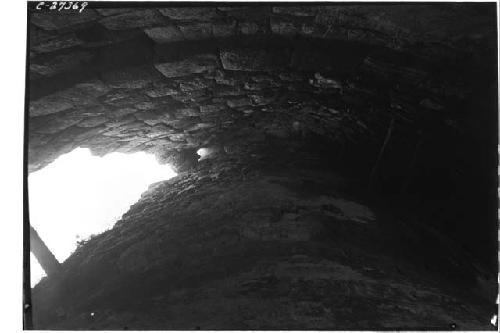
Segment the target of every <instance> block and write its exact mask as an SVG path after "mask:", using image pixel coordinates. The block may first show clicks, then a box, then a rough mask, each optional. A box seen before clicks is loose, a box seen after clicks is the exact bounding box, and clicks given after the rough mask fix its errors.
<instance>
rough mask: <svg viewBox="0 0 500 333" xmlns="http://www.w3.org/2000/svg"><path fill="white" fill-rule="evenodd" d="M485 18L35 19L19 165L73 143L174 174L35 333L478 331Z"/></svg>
mask: <svg viewBox="0 0 500 333" xmlns="http://www.w3.org/2000/svg"><path fill="white" fill-rule="evenodd" d="M494 14H495V10H494V4H481V5H472V4H464V3H456V4H447V5H440V4H438V5H413V4H412V5H373V6H372V5H347V4H346V5H329V6H285V5H283V6H263V5H259V6H244V7H242V6H237V5H234V6H233V5H230V6H229V5H228V6H224V7H221V6H213V7H189V8H187V7H173V6H164V7H163V8H159V7H158V8H152V7H147V6H146V7H144V8H91V6H89V7H88V9H86V10H85V11H84V12H82V14H81V15H78V14H75V15H73V14H70V13H68V12H65V13H50V12H36V11H34V10H33V11H32V12H30V43H29V65H30V72H29V76H30V78H29V100H30V102H29V122H28V125H29V127H28V132H29V142H28V144H29V154H28V156H29V169H30V171H31V172H33V171H36V170H39V169H41V168H43V167H44V166H46V165H47V164H49V163H50V162H52V161H53V160H54V159H55V158H57V157H58V156H60V155H61V154H64V153H67V152H69V151H71V150H73V149H74V148H76V147H88V148H90V149H91V151H92V152H93V153H94V154H96V155H101V156H102V155H105V154H108V153H111V152H115V151H118V152H125V153H131V152H136V151H145V152H149V153H154V154H155V155H156V157H157V158H158V160H159V161H161V162H162V163H169V164H171V165H172V166H173V167H175V168H176V170H177V171H178V172H179V173H180V175H179V176H178V177H176V178H174V179H172V180H169V181H166V182H160V183H157V184H154V185H152V186H151V187H150V189H149V190H148V191H146V192H145V193H144V194H143V196H142V197H141V199H140V200H139V201H138V202H137V203H136V204H134V205H133V206H132V207H131V208H130V210H129V211H128V212H127V213H125V214H124V215H123V217H122V219H121V220H120V221H119V222H118V223H117V224H116V225H115V227H114V228H112V229H111V230H108V231H106V232H105V233H103V234H101V235H97V236H95V237H93V238H92V239H90V240H88V241H87V242H86V243H85V244H82V245H81V247H79V248H78V249H77V251H76V252H75V253H74V254H73V255H72V256H71V257H70V258H68V260H67V261H66V262H65V263H63V264H62V268H61V272H60V273H59V274H58V275H57V276H54V277H51V278H50V279H44V280H42V282H40V284H39V285H37V286H36V288H34V290H33V302H34V303H33V311H34V322H35V328H41V329H43V328H50V329H125V328H128V329H161V330H163V329H241V330H245V329H336V330H339V329H378V328H380V329H384V328H385V329H403V328H410V329H422V328H424V329H431V330H440V329H456V328H458V329H491V328H492V326H491V324H490V319H491V316H492V314H493V313H494V312H495V311H496V310H495V309H494V299H493V298H494V296H495V295H496V294H497V290H496V284H495V281H494V280H495V277H494V274H493V275H492V273H491V272H493V271H496V268H497V264H498V263H497V258H496V256H494V255H493V254H496V253H495V251H497V247H496V229H497V228H496V218H497V212H496V206H497V191H496V186H492V182H491V179H492V178H494V179H496V178H495V177H496V176H497V174H496V172H497V170H496V158H497V156H496V154H495V152H496V144H497V140H496V136H495V135H492V133H496V130H497V123H498V121H497V116H496V115H497V112H496V111H497V106H498V100H497V92H498V85H497V77H496V69H497V68H496V63H497V61H496V60H497V59H496V56H497V50H496V44H495V43H496V16H495V15H494ZM386 141H387V144H384V142H386ZM382 147H384V148H382ZM200 148H203V149H205V151H206V152H208V153H209V154H208V155H207V156H206V157H204V158H203V159H202V160H201V161H198V156H197V155H196V151H197V150H198V149H200ZM382 150H383V153H380V152H381V151H382ZM377 161H380V163H378V162H377ZM375 165H378V168H377V170H376V171H377V172H375V173H374V172H373V170H374V166H375ZM372 173H373V174H374V175H375V177H372V176H371V175H372ZM493 185H494V184H493ZM491 221H495V223H492V222H491ZM492 295H493V296H492Z"/></svg>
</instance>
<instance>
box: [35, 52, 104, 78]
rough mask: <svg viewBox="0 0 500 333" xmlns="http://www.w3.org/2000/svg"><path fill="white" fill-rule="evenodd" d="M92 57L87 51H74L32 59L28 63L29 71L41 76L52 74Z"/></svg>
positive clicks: (85, 61) (87, 60)
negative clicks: (42, 58)
mask: <svg viewBox="0 0 500 333" xmlns="http://www.w3.org/2000/svg"><path fill="white" fill-rule="evenodd" d="M93 57H94V56H93V55H92V54H91V53H89V52H74V53H69V54H61V55H58V56H54V57H50V58H48V59H46V60H42V61H40V60H38V59H34V60H33V61H31V63H30V71H32V72H34V73H38V74H40V75H43V76H53V75H56V74H59V73H62V72H65V71H70V70H72V69H74V68H75V67H78V66H81V65H83V64H85V63H87V62H89V61H90V60H92V58H93Z"/></svg>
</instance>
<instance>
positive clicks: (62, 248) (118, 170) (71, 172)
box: [28, 148, 177, 286]
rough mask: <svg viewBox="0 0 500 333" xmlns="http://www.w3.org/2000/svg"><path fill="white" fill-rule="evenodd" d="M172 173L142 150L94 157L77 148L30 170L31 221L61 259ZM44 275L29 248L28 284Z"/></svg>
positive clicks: (112, 221) (108, 226)
mask: <svg viewBox="0 0 500 333" xmlns="http://www.w3.org/2000/svg"><path fill="white" fill-rule="evenodd" d="M176 175H177V174H176V173H175V172H174V171H173V170H172V168H171V167H170V166H168V165H161V164H159V163H158V161H157V160H156V158H155V156H154V155H151V154H147V153H144V152H140V153H134V154H123V153H111V154H108V155H105V156H104V157H98V156H93V155H92V154H91V153H90V150H89V149H84V148H77V149H75V150H73V151H72V152H70V153H68V154H65V155H62V156H60V157H59V158H58V159H56V160H55V161H54V162H52V163H51V164H49V165H48V166H46V167H45V168H43V169H42V170H39V171H36V172H33V173H31V174H30V175H29V177H28V185H29V204H30V222H31V225H32V226H33V227H34V228H35V229H36V230H37V231H38V234H39V235H40V237H41V238H42V240H43V241H44V242H45V244H46V245H47V247H48V248H49V249H50V250H51V251H52V253H53V254H54V255H55V256H56V258H57V260H59V262H63V261H64V260H66V258H68V257H69V256H70V254H71V253H72V252H73V251H74V250H75V249H76V247H77V241H80V240H84V239H86V238H89V237H90V236H91V235H93V234H99V233H102V232H103V231H105V230H107V229H109V228H111V227H112V226H113V225H114V224H115V223H116V222H117V221H118V219H120V217H121V216H122V215H123V214H124V213H126V212H127V210H128V209H129V207H130V206H131V205H132V204H134V203H135V202H137V201H138V200H139V198H140V196H141V194H142V193H143V192H144V191H145V190H147V188H148V186H149V185H150V184H152V183H155V182H158V181H161V180H166V179H169V178H172V177H174V176H176ZM44 276H45V272H44V271H43V269H42V267H41V266H40V264H39V263H38V261H37V260H36V258H35V257H34V255H33V254H31V285H32V286H34V285H35V284H36V283H38V282H39V281H40V279H41V278H42V277H44Z"/></svg>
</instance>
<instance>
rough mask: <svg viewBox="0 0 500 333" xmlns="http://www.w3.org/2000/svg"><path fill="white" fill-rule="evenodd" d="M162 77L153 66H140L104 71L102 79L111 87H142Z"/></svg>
mask: <svg viewBox="0 0 500 333" xmlns="http://www.w3.org/2000/svg"><path fill="white" fill-rule="evenodd" d="M160 77H161V76H160V75H159V74H158V72H157V71H155V70H154V68H153V67H152V66H139V67H129V68H124V69H120V70H116V71H112V72H107V73H104V74H103V75H102V80H103V81H104V82H105V83H106V84H107V85H108V86H109V87H111V88H125V89H140V88H144V87H146V86H147V85H148V84H150V83H151V82H152V81H154V80H157V79H159V78H160Z"/></svg>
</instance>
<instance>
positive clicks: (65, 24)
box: [31, 8, 99, 30]
mask: <svg viewBox="0 0 500 333" xmlns="http://www.w3.org/2000/svg"><path fill="white" fill-rule="evenodd" d="M98 18H99V15H98V14H97V13H96V12H95V11H94V10H92V9H88V8H86V9H85V10H84V11H82V12H81V13H78V12H75V11H44V12H37V13H34V14H33V16H32V18H31V22H32V23H33V24H34V25H36V26H37V27H40V28H42V29H44V30H58V29H63V28H64V29H68V28H70V27H74V26H78V25H81V24H85V23H88V22H92V21H95V20H97V19H98Z"/></svg>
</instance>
